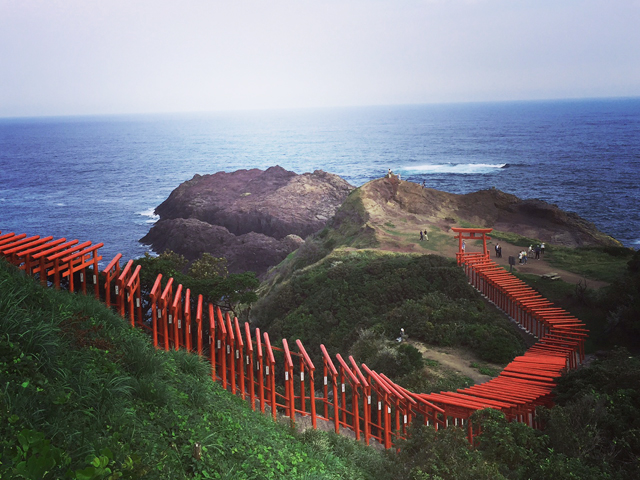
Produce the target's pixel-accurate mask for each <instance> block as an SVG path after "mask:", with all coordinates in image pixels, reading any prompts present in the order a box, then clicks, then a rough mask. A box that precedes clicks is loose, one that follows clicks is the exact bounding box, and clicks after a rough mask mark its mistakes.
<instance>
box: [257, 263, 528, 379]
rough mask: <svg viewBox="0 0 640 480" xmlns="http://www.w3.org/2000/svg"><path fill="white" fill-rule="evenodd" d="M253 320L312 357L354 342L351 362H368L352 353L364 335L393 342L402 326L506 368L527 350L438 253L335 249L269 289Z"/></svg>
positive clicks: (414, 336) (343, 348)
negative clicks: (298, 342)
mask: <svg viewBox="0 0 640 480" xmlns="http://www.w3.org/2000/svg"><path fill="white" fill-rule="evenodd" d="M252 317H253V320H254V321H255V322H256V325H257V326H259V327H261V328H262V329H263V330H266V331H268V332H269V333H270V335H271V336H272V338H289V339H297V338H299V339H301V340H302V342H303V343H304V344H305V346H306V347H307V349H308V350H311V351H312V352H315V353H316V354H317V353H318V348H319V345H320V344H321V343H322V344H324V345H325V346H326V347H327V348H328V349H329V350H330V351H331V352H339V353H343V354H344V353H345V352H349V351H350V349H351V348H352V346H354V344H356V342H359V344H360V347H358V348H355V347H354V348H355V350H354V352H355V353H356V359H357V360H358V361H365V362H366V360H364V359H362V358H360V357H359V356H358V354H357V350H358V349H359V348H361V347H362V343H363V341H364V340H363V339H362V338H359V332H361V331H366V330H371V331H372V332H375V333H377V334H378V335H380V336H382V337H383V338H386V339H387V340H394V339H395V338H396V337H397V336H398V335H399V332H400V329H401V328H404V329H405V330H406V332H407V333H408V334H409V336H410V337H411V339H416V340H420V341H422V342H425V343H428V344H431V345H442V346H466V347H469V348H471V349H473V350H474V351H475V352H477V353H478V354H479V356H480V358H481V359H482V360H485V361H490V362H498V363H507V362H509V361H510V360H511V359H512V358H513V357H514V356H515V355H517V354H519V353H521V352H523V351H524V346H523V344H522V341H521V339H520V337H519V336H518V334H517V332H516V331H515V329H514V327H513V325H511V324H510V322H509V321H508V320H506V319H505V318H504V317H503V316H502V315H501V314H499V313H498V312H497V311H495V310H493V309H492V308H490V307H487V306H486V304H485V303H484V301H482V299H481V298H480V296H479V295H478V294H477V293H476V292H475V291H474V290H473V289H472V288H471V287H470V286H469V284H468V282H467V280H466V278H465V276H464V274H463V272H462V271H461V270H460V269H459V268H458V267H456V266H455V264H454V263H453V262H452V261H451V260H447V259H444V258H442V257H439V256H435V255H434V256H431V255H422V256H412V255H403V254H381V253H376V252H371V251H358V252H341V253H336V252H334V253H333V254H332V255H331V256H329V257H327V258H325V259H324V260H323V261H322V262H320V263H318V264H317V265H314V266H313V267H309V268H308V269H305V270H303V271H299V272H296V273H294V274H293V275H292V276H291V278H290V279H289V280H288V281H286V282H283V283H282V284H281V285H279V286H277V287H276V288H274V289H272V291H271V292H270V293H269V294H268V295H267V296H266V297H264V298H262V299H261V300H259V301H258V302H257V304H256V306H255V308H254V309H253V311H252ZM374 337H375V336H374ZM374 337H371V338H372V339H373V338H374ZM372 341H373V340H372ZM375 342H378V343H379V340H375ZM375 342H374V344H375V345H378V343H375ZM375 345H372V346H370V348H374V350H375V348H378V347H377V346H375ZM396 348H397V344H396V345H394V344H393V343H392V344H389V345H387V346H386V347H385V349H382V350H380V351H381V352H382V351H383V350H384V351H386V352H387V354H388V356H390V357H389V358H387V359H386V360H383V355H382V353H380V355H378V356H377V360H376V361H378V362H381V363H382V364H385V362H386V365H392V364H393V363H394V362H395V363H397V360H392V359H391V357H393V358H394V359H397V358H399V357H398V355H399V353H398V352H395V353H391V351H392V350H393V349H396ZM368 358H371V357H368ZM414 368H419V367H418V365H417V363H415V364H414ZM401 370H402V369H401ZM403 374H404V371H403V373H402V374H398V373H395V374H394V377H395V378H398V377H399V376H402V375H403Z"/></svg>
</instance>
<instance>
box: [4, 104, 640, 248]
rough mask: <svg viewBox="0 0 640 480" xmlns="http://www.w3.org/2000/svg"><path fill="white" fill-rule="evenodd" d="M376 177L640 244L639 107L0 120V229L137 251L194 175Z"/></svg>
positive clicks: (354, 180) (355, 180)
mask: <svg viewBox="0 0 640 480" xmlns="http://www.w3.org/2000/svg"><path fill="white" fill-rule="evenodd" d="M273 165H280V166H282V167H284V168H286V169H288V170H292V171H295V172H297V173H304V172H310V171H314V170H316V169H322V170H325V171H328V172H331V173H336V174H338V175H340V176H341V177H343V178H344V179H346V180H347V181H348V182H350V183H351V184H353V185H355V186H360V185H362V184H364V183H365V182H367V181H369V180H372V179H374V178H379V177H382V176H383V175H384V174H385V173H386V172H387V169H388V168H391V169H392V170H393V171H394V172H396V173H399V174H401V176H402V179H403V180H410V181H414V182H418V183H422V182H423V181H424V182H425V183H426V185H427V186H428V187H431V188H436V189H439V190H445V191H449V192H453V193H468V192H472V191H475V190H479V189H486V188H491V187H496V188H498V189H500V190H503V191H505V192H509V193H512V194H515V195H517V196H518V197H520V198H539V199H541V200H545V201H547V202H550V203H555V204H557V205H558V206H559V207H561V208H563V209H565V210H569V211H574V212H576V213H578V214H579V215H581V216H582V217H584V218H585V219H587V220H589V221H591V222H593V223H595V224H596V225H597V226H598V228H600V229H601V230H603V231H604V232H606V233H608V234H609V235H612V236H613V237H615V238H617V239H618V240H620V241H621V242H622V243H623V244H624V245H626V246H629V247H634V248H638V246H639V245H640V208H639V206H640V99H638V98H635V99H603V100H567V101H545V102H509V103H476V104H449V105H417V106H388V107H353V108H332V109H305V110H282V111H258V112H227V113H207V114H205V113H202V114H162V115H135V116H100V117H97V116H96V117H47V118H7V119H0V231H2V232H3V233H7V232H10V231H15V232H17V233H22V232H24V233H27V234H30V235H41V236H45V235H52V236H54V237H66V238H69V239H70V238H77V239H79V240H81V241H84V240H91V241H92V242H94V243H97V242H104V244H105V247H103V248H102V249H101V252H102V254H103V256H104V258H105V260H108V259H110V258H112V257H113V256H114V255H115V254H116V253H118V252H120V253H122V254H123V255H124V258H135V257H137V256H140V255H142V254H143V253H144V252H145V251H146V250H148V247H145V246H143V245H141V244H139V243H138V240H139V239H140V238H141V237H142V236H144V235H145V234H146V233H147V232H148V230H149V228H150V227H151V226H152V224H153V222H155V221H156V220H157V217H156V216H154V214H153V211H154V208H155V207H156V206H157V205H159V204H160V203H161V202H162V201H163V200H164V199H166V198H167V196H168V195H169V194H170V193H171V191H172V190H173V189H174V188H176V187H177V186H178V185H179V184H180V183H181V182H183V181H185V180H188V179H190V178H192V177H193V175H195V174H196V173H198V174H208V173H215V172H218V171H227V172H230V171H234V170H237V169H242V168H245V169H249V168H260V169H266V168H268V167H270V166H273Z"/></svg>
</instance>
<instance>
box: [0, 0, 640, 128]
mask: <svg viewBox="0 0 640 480" xmlns="http://www.w3.org/2000/svg"><path fill="white" fill-rule="evenodd" d="M611 96H640V0H602V1H600V0H597V1H596V0H475V1H473V0H389V1H387V0H336V1H333V0H329V1H324V0H310V1H307V0H261V1H259V0H246V1H243V0H225V1H215V0H209V1H206V0H179V1H169V0H153V1H146V0H126V1H121V0H99V1H92V0H0V116H5V117H6V116H23V115H29V116H30V115H70V114H103V113H135V112H140V113H142V112H171V111H215V110H235V109H262V108H292V107H294V108H295V107H323V106H343V105H383V104H413V103H436V102H465V101H492V100H520V99H549V98H580V97H611Z"/></svg>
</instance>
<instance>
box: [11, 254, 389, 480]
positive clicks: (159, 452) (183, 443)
mask: <svg viewBox="0 0 640 480" xmlns="http://www.w3.org/2000/svg"><path fill="white" fill-rule="evenodd" d="M197 445H200V446H201V453H199V452H198V446H197ZM0 446H1V447H2V448H1V454H0V478H3V479H4V478H33V479H43V478H76V479H94V478H109V479H115V478H158V479H182V478H189V479H200V478H218V479H245V478H247V479H249V478H256V479H257V478H260V479H263V478H265V479H271V478H273V479H276V478H295V479H299V478H302V479H304V478H314V479H316V478H317V479H324V478H331V479H342V478H347V479H349V478H353V479H367V478H372V479H373V478H387V477H384V476H382V477H381V476H379V475H380V474H379V473H378V472H384V471H386V470H387V468H388V462H389V460H388V459H387V457H385V456H384V455H381V454H380V453H379V452H377V451H375V450H373V449H370V448H365V447H363V446H361V445H359V444H356V443H355V442H350V441H349V440H346V439H343V438H340V437H336V436H331V435H328V434H324V433H321V432H312V433H308V434H306V435H305V436H303V437H297V436H296V435H295V434H294V433H292V432H291V431H290V430H289V429H288V428H287V427H284V426H282V425H279V424H277V423H275V422H273V421H272V420H271V419H270V418H269V417H267V416H265V415H262V414H260V413H256V412H253V411H251V409H250V408H249V406H248V404H247V403H246V402H245V401H243V400H241V399H240V398H238V397H234V396H232V395H231V394H229V393H228V392H226V391H224V390H222V389H221V388H220V387H219V386H218V385H216V384H215V383H213V382H212V381H211V379H210V370H209V367H208V365H207V363H206V362H203V361H201V359H200V358H199V357H198V356H197V355H193V354H187V353H185V352H161V351H156V350H155V349H154V348H153V347H152V345H151V344H150V342H149V339H148V338H147V337H146V336H145V335H144V334H143V333H141V332H139V331H136V330H133V329H131V328H130V327H129V326H128V325H127V324H126V323H125V322H124V321H123V320H122V319H121V318H120V317H119V316H117V315H116V314H114V313H113V312H111V311H110V310H108V309H106V308H105V307H104V306H103V305H102V304H101V303H99V302H97V301H95V300H94V299H92V298H89V297H85V296H83V295H74V294H69V293H66V292H58V291H55V290H50V289H43V288H41V287H40V286H39V285H38V284H36V283H35V282H34V281H33V280H32V279H30V278H27V277H25V276H24V275H23V274H22V273H20V272H18V271H17V270H16V269H15V268H14V267H11V266H9V265H8V264H6V262H4V261H2V260H0Z"/></svg>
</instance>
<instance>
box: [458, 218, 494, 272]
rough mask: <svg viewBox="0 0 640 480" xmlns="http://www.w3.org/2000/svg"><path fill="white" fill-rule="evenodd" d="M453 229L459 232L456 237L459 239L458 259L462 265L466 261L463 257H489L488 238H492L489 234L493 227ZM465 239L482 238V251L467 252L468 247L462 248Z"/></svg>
mask: <svg viewBox="0 0 640 480" xmlns="http://www.w3.org/2000/svg"><path fill="white" fill-rule="evenodd" d="M451 230H453V231H454V232H455V233H457V235H456V236H455V237H454V238H457V239H458V253H456V261H457V262H458V265H462V264H463V263H464V262H463V259H468V258H470V257H483V258H486V259H487V260H488V259H489V250H487V240H491V237H488V236H487V234H488V233H491V231H492V230H493V228H461V227H452V228H451ZM465 240H482V252H471V253H469V252H467V251H466V248H462V247H463V243H464V241H465ZM465 246H466V245H465Z"/></svg>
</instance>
